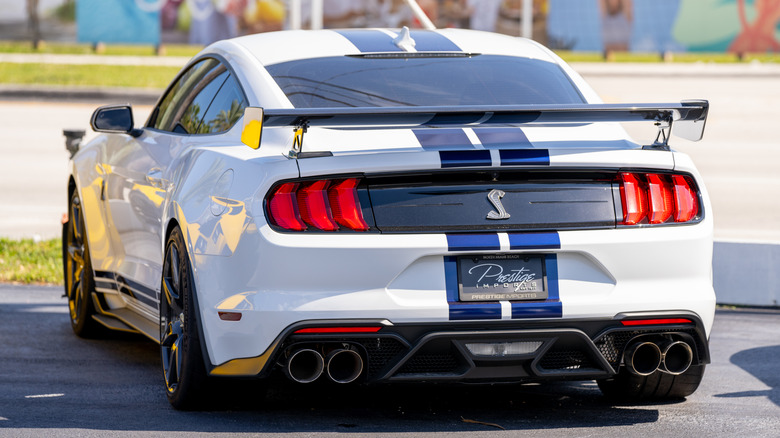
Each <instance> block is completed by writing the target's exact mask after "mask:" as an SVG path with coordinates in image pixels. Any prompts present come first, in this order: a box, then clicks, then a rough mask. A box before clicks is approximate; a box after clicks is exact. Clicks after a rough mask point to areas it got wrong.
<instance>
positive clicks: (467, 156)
mask: <svg viewBox="0 0 780 438" xmlns="http://www.w3.org/2000/svg"><path fill="white" fill-rule="evenodd" d="M439 158H440V159H441V167H442V168H443V169H444V168H448V167H490V166H492V165H493V160H491V158H490V151H486V150H473V151H439Z"/></svg>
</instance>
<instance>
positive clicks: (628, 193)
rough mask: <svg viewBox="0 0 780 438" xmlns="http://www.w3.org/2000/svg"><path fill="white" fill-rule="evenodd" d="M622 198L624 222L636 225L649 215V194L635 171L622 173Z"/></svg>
mask: <svg viewBox="0 0 780 438" xmlns="http://www.w3.org/2000/svg"><path fill="white" fill-rule="evenodd" d="M620 177H621V179H622V180H623V183H622V184H621V185H620V199H621V201H623V223H624V224H625V225H636V224H638V223H639V222H640V221H641V220H642V219H644V218H645V216H647V195H646V193H645V187H644V184H642V182H641V181H640V180H639V178H637V177H636V175H634V174H633V173H621V174H620Z"/></svg>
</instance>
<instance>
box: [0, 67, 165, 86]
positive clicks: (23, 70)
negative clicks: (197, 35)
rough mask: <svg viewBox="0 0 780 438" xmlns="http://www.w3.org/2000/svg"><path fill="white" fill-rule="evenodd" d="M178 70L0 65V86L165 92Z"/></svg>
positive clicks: (163, 68)
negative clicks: (114, 88)
mask: <svg viewBox="0 0 780 438" xmlns="http://www.w3.org/2000/svg"><path fill="white" fill-rule="evenodd" d="M179 70H180V68H178V67H158V66H154V67H141V66H138V67H128V66H121V65H61V64H16V63H10V62H3V63H0V83H2V84H17V85H32V84H35V85H57V86H72V85H75V86H90V87H132V88H156V89H159V88H165V87H166V86H167V85H168V83H170V82H171V80H172V79H173V77H174V76H175V75H176V73H178V71H179Z"/></svg>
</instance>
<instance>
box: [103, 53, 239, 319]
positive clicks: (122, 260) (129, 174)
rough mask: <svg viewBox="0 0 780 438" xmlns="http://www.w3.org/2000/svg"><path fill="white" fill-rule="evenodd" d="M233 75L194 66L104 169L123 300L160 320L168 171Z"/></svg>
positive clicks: (117, 145) (112, 147)
mask: <svg viewBox="0 0 780 438" xmlns="http://www.w3.org/2000/svg"><path fill="white" fill-rule="evenodd" d="M227 76H228V72H227V69H226V68H225V66H224V65H223V64H222V63H220V62H219V61H218V60H216V59H213V58H206V59H203V60H201V61H198V62H197V63H195V64H193V65H192V66H191V67H190V68H189V69H187V70H186V71H185V72H184V73H182V74H181V75H180V76H179V77H178V78H177V79H176V80H175V81H174V82H173V84H172V85H171V87H170V88H169V89H168V91H167V92H166V94H165V95H164V97H163V98H162V99H161V100H160V103H159V104H158V105H157V106H156V107H155V108H154V110H153V111H152V115H151V116H150V118H149V122H148V123H147V126H146V127H145V128H144V129H143V130H142V131H141V132H140V135H138V136H137V137H133V136H131V135H117V136H113V137H115V138H114V139H112V141H109V142H108V143H107V145H106V154H105V162H104V163H103V168H104V169H105V173H106V174H107V178H106V181H107V184H106V187H105V200H104V201H105V205H106V214H107V217H108V219H109V221H108V222H109V224H110V225H109V227H110V228H111V230H110V235H111V238H110V244H111V245H112V246H113V248H112V251H111V253H112V254H113V256H114V258H113V260H111V261H110V263H109V264H110V265H111V268H110V271H111V272H112V273H113V276H114V278H115V280H116V282H117V286H118V289H119V291H120V292H121V296H122V297H123V298H124V299H125V300H126V302H128V304H130V305H131V306H133V307H135V309H136V310H137V311H139V312H140V313H145V314H147V316H148V317H150V318H152V319H154V318H156V312H157V309H158V304H159V289H160V276H161V272H162V250H161V243H160V242H161V240H162V233H163V232H164V230H163V229H162V216H163V208H164V201H165V197H166V191H167V190H168V188H169V187H170V184H171V182H170V181H169V180H168V179H167V177H166V175H168V169H169V168H170V166H171V164H172V163H173V162H174V160H175V159H176V157H177V156H179V155H180V154H181V153H182V151H183V150H184V149H186V148H187V147H188V145H189V144H190V143H191V141H190V139H191V138H192V137H193V136H195V135H197V134H198V132H199V128H200V125H201V121H202V119H203V115H204V114H205V113H206V111H207V110H208V108H209V105H210V104H211V101H212V100H213V99H214V96H215V95H216V94H217V92H218V91H219V89H220V88H221V86H222V84H223V83H224V82H225V79H226V78H227Z"/></svg>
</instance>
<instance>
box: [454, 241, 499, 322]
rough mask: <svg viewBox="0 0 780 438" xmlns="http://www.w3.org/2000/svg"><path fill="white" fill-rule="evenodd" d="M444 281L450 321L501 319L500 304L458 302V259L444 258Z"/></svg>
mask: <svg viewBox="0 0 780 438" xmlns="http://www.w3.org/2000/svg"><path fill="white" fill-rule="evenodd" d="M444 279H445V288H446V290H447V305H448V306H449V311H450V312H449V319H450V321H462V320H467V319H501V304H500V303H467V302H459V301H458V299H459V295H460V294H459V293H458V259H457V257H454V256H444Z"/></svg>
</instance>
